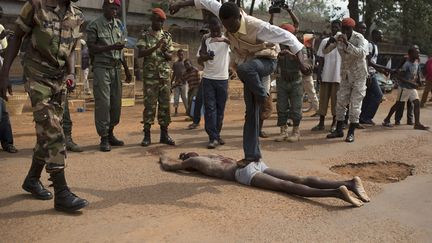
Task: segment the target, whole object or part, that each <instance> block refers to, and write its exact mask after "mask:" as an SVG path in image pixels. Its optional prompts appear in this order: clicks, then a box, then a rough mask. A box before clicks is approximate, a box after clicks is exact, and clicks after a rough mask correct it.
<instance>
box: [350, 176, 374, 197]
mask: <svg viewBox="0 0 432 243" xmlns="http://www.w3.org/2000/svg"><path fill="white" fill-rule="evenodd" d="M352 183H353V185H352V187H351V191H352V192H354V193H355V194H356V195H357V197H359V198H360V199H361V200H362V201H363V202H370V198H369V196H368V195H367V194H366V191H365V189H364V187H363V183H362V180H361V179H360V177H358V176H355V177H354V178H353V179H352Z"/></svg>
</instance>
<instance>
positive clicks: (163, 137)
mask: <svg viewBox="0 0 432 243" xmlns="http://www.w3.org/2000/svg"><path fill="white" fill-rule="evenodd" d="M159 142H160V143H164V144H168V145H175V141H174V140H173V139H172V138H171V137H170V136H169V135H168V127H165V126H161V134H160V141H159Z"/></svg>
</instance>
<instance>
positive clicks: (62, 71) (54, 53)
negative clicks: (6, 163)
mask: <svg viewBox="0 0 432 243" xmlns="http://www.w3.org/2000/svg"><path fill="white" fill-rule="evenodd" d="M74 2H75V1H74ZM83 22H84V17H83V14H82V12H81V10H80V9H79V8H77V7H75V6H74V5H73V4H72V3H71V2H70V1H69V0H64V1H57V0H32V1H28V2H26V3H25V4H24V6H23V8H22V10H21V13H20V15H19V16H18V19H17V21H16V24H17V26H16V28H15V38H14V40H13V41H11V43H10V46H9V49H8V52H7V55H6V59H5V63H4V66H3V69H2V71H1V73H0V91H1V92H0V95H1V96H2V97H3V98H6V97H5V90H6V86H7V84H8V76H9V70H10V67H11V64H12V62H13V60H14V58H15V57H16V55H17V53H18V50H19V48H20V45H21V42H22V39H23V37H24V36H25V35H26V34H29V35H30V38H31V45H30V47H29V48H28V49H27V51H26V57H25V58H24V60H23V62H24V75H25V77H26V78H27V82H26V90H27V92H28V93H29V95H30V100H31V104H32V107H33V117H34V121H35V123H36V135H37V142H36V147H35V148H34V154H33V162H32V165H31V167H30V170H29V173H28V175H27V177H26V179H25V181H24V184H23V186H22V187H23V189H24V190H26V191H28V192H30V193H32V194H33V196H35V197H36V198H38V199H42V200H48V199H51V198H52V194H51V192H49V191H48V190H46V189H45V188H44V186H43V185H42V183H41V182H40V180H39V179H40V174H41V172H42V170H43V168H44V166H45V169H46V171H47V172H48V173H50V176H51V178H50V180H51V181H52V182H53V186H54V207H55V209H57V210H61V211H66V212H73V211H77V210H79V209H81V208H83V207H85V206H87V205H88V202H87V200H85V199H81V198H79V197H77V196H76V195H75V194H73V193H72V192H71V191H70V190H69V188H68V186H67V184H66V179H65V175H64V168H65V158H66V151H65V138H64V134H63V129H62V125H61V123H62V117H63V105H64V101H65V94H66V83H65V76H66V77H67V78H66V79H74V58H75V54H74V48H75V45H76V43H77V41H79V36H80V32H79V28H80V25H81V24H82V23H83Z"/></svg>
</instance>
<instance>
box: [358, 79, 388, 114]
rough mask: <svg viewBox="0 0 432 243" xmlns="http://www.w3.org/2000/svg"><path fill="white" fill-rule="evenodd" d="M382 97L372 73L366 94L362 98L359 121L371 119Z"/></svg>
mask: <svg viewBox="0 0 432 243" xmlns="http://www.w3.org/2000/svg"><path fill="white" fill-rule="evenodd" d="M382 97H383V93H382V91H381V88H380V86H379V84H378V80H377V79H376V76H375V74H374V75H372V76H371V80H370V82H369V85H368V86H367V89H366V96H365V97H364V99H363V104H362V108H361V113H360V121H372V119H373V118H374V117H375V114H376V112H377V111H378V107H379V105H380V104H381V101H382Z"/></svg>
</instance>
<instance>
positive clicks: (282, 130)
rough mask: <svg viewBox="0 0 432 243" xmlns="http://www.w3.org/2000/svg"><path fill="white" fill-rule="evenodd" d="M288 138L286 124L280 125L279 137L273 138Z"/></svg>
mask: <svg viewBox="0 0 432 243" xmlns="http://www.w3.org/2000/svg"><path fill="white" fill-rule="evenodd" d="M287 139H288V125H283V126H281V127H280V134H279V137H277V138H276V139H275V141H276V142H283V141H286V140H287Z"/></svg>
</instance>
